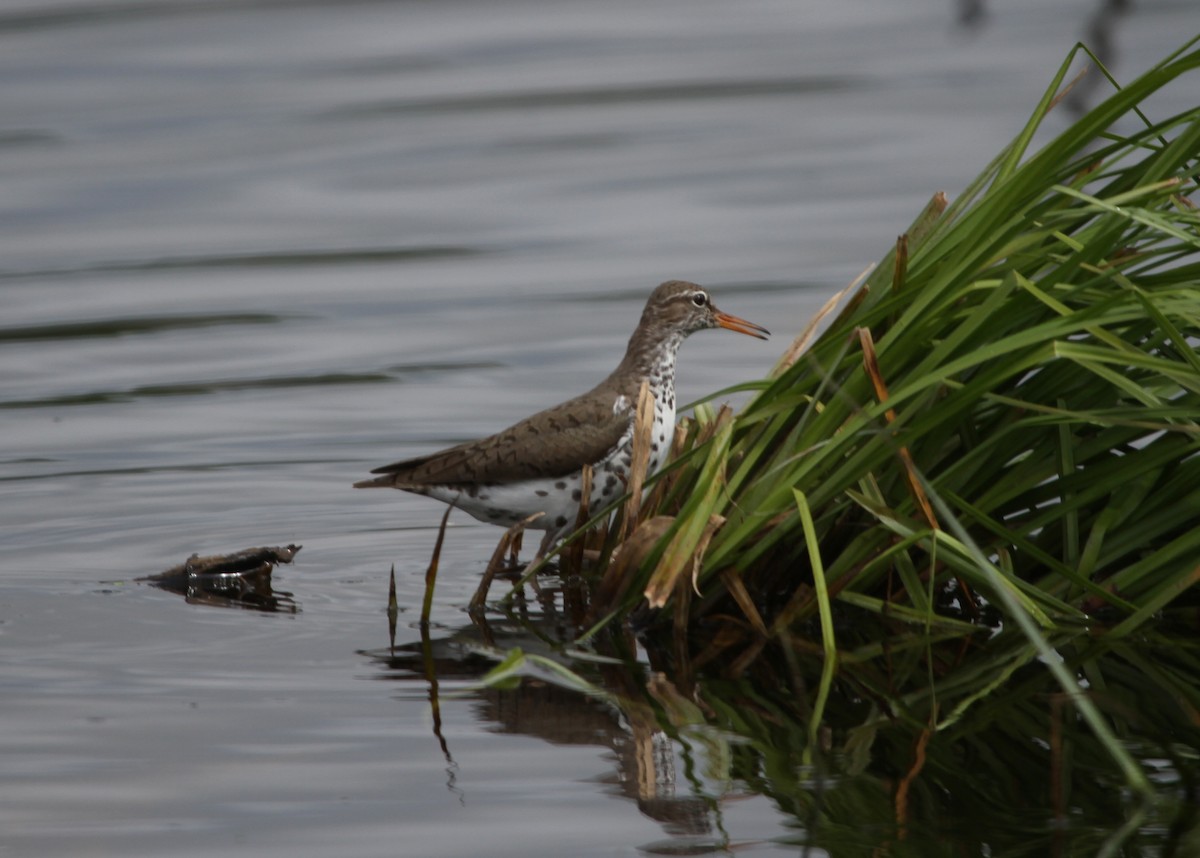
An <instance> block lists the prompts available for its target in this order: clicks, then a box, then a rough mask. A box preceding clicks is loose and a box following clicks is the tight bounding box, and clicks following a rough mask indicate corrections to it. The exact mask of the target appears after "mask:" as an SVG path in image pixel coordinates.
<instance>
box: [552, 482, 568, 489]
mask: <svg viewBox="0 0 1200 858" xmlns="http://www.w3.org/2000/svg"><path fill="white" fill-rule="evenodd" d="M566 487H567V484H566V483H564V482H563V481H562V480H559V481H558V482H557V483H555V484H554V488H556V489H558V490H559V491H562V490H563V489H565V488H566Z"/></svg>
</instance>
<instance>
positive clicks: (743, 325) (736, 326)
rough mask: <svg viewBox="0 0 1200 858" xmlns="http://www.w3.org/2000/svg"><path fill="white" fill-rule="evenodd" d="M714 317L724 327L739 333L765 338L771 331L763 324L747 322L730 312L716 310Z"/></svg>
mask: <svg viewBox="0 0 1200 858" xmlns="http://www.w3.org/2000/svg"><path fill="white" fill-rule="evenodd" d="M713 317H714V318H715V319H716V320H717V324H718V325H719V326H721V327H722V328H726V329H727V330H730V331H737V332H738V333H739V334H746V335H747V336H751V337H758V338H759V339H760V340H765V339H766V338H767V336H768V335H769V334H770V333H771V332H770V331H768V330H767V329H766V328H764V327H763V326H762V325H756V324H754V323H753V322H747V321H746V320H745V319H739V318H738V317H737V316H731V315H729V314H728V313H721V312H716V313H714V314H713Z"/></svg>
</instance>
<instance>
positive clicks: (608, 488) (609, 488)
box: [600, 486, 612, 497]
mask: <svg viewBox="0 0 1200 858" xmlns="http://www.w3.org/2000/svg"><path fill="white" fill-rule="evenodd" d="M600 494H602V495H604V496H605V497H608V496H609V495H611V494H612V486H605V487H604V491H602V492H600Z"/></svg>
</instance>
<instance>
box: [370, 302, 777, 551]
mask: <svg viewBox="0 0 1200 858" xmlns="http://www.w3.org/2000/svg"><path fill="white" fill-rule="evenodd" d="M706 328H725V329H727V330H730V331H736V332H738V333H740V334H747V335H749V336H752V337H757V338H759V339H762V340H765V339H766V338H767V337H768V336H769V334H770V331H768V330H767V329H766V328H764V327H762V326H761V325H756V324H754V323H753V322H748V321H746V320H745V319H740V318H738V317H737V316H731V315H729V314H728V313H723V312H721V311H720V310H718V309H717V308H716V306H715V305H714V304H713V301H712V296H711V295H710V294H709V292H708V290H707V289H705V288H703V287H702V286H698V285H697V284H695V283H691V282H688V281H685V280H669V281H667V282H666V283H663V284H661V285H660V286H658V287H657V288H656V289H655V290H654V291H653V292H652V293H651V294H650V298H649V299H648V300H647V301H646V307H645V309H644V310H643V311H642V316H641V321H640V322H639V323H638V326H637V328H635V329H634V332H633V335H632V336H631V337H630V338H629V345H628V347H627V348H626V349H625V356H624V357H623V358H622V359H621V362H620V363H619V364H618V365H617V368H616V369H615V370H613V371H612V373H610V374H609V376H608V377H607V378H605V379H604V380H603V381H601V382H600V383H599V384H597V385H596V386H595V387H593V388H592V389H591V390H589V391H588V392H587V393H584V394H581V395H579V396H576V397H575V398H573V399H568V400H567V401H566V402H563V403H560V404H558V405H555V406H553V407H551V408H547V409H545V410H544V411H539V412H538V413H537V414H534V415H532V416H530V417H526V418H525V419H524V420H521V421H520V422H518V423H515V424H513V425H512V426H510V427H508V428H507V429H504V430H503V431H501V432H497V433H496V434H494V435H489V436H488V437H486V438H482V439H480V440H478V441H469V442H467V443H465V444H459V445H457V446H454V447H450V448H448V449H445V450H441V451H440V452H436V453H430V454H429V455H425V456H418V457H416V458H413V459H405V460H403V461H400V462H394V463H392V464H390V465H384V466H383V467H380V468H375V469H374V470H372V471H371V473H372V474H378V475H379V476H376V477H373V478H371V479H366V480H362V481H360V482H357V483H354V488H359V489H375V488H393V489H400V490H402V491H406V492H412V493H414V494H418V495H424V496H426V497H430V498H434V499H436V500H439V501H442V502H443V503H447V504H451V505H452V506H453V507H455V508H458V509H461V510H463V511H464V512H466V513H468V514H470V515H472V516H474V517H475V518H476V519H478V520H480V521H483V522H487V523H489V524H497V525H501V526H506V527H507V526H512V525H514V524H517V523H518V522H523V521H524V522H526V524H527V527H528V528H530V529H534V530H543V531H545V532H546V534H545V538H544V539H543V541H542V544H541V547H540V548H539V549H538V556H539V557H541V556H543V555H544V554H545V553H546V552H547V551H548V550H549V548H550V547H552V546H553V545H554V544H555V543H556V542H557V541H559V540H560V539H562V538H563V537H564V536H566V535H567V533H568V532H569V531H570V530H571V529H572V528H573V526H574V525H575V521H576V517H577V515H578V512H579V507H580V503H581V500H582V471H583V467H584V465H591V466H592V469H593V479H592V488H591V493H590V495H589V508H590V509H593V510H595V509H598V508H599V507H600V506H602V505H605V504H607V503H608V502H609V501H611V500H614V499H615V498H616V497H618V496H619V495H620V494H623V493H624V487H625V485H626V484H627V482H628V475H629V472H630V466H631V464H630V463H631V461H632V448H633V434H634V424H635V421H636V417H637V402H638V395H639V392H640V390H641V386H642V382H643V381H645V382H646V383H647V384H648V386H649V390H650V393H651V395H652V396H653V397H654V422H653V428H652V432H651V443H650V456H649V462H648V465H647V475H650V474H653V473H654V472H655V471H657V469H658V468H659V466H660V465H662V464H664V463H665V458H666V455H667V451H668V449H669V446H670V445H669V444H668V439H670V438H673V437H674V432H675V358H676V354H677V352H678V351H679V347H680V345H681V344H682V343H683V341H684V339H686V338H687V337H688V336H689V335H690V334H693V333H695V332H696V331H700V330H704V329H706ZM538 513H540V514H541V515H540V516H538V517H537V518H536V519H534V520H533V521H528V519H529V518H530V517H531V516H534V515H536V514H538Z"/></svg>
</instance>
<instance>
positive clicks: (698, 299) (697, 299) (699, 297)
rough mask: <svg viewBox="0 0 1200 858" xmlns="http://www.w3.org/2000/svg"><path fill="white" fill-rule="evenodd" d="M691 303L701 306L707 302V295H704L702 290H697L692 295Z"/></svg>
mask: <svg viewBox="0 0 1200 858" xmlns="http://www.w3.org/2000/svg"><path fill="white" fill-rule="evenodd" d="M692 303H693V304H695V305H696V306H697V307H703V306H704V305H705V304H707V303H708V296H707V295H705V294H704V293H703V292H697V293H696V294H695V295H693V296H692Z"/></svg>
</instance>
